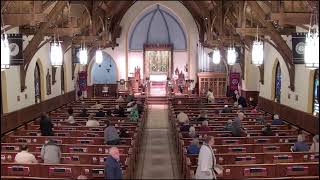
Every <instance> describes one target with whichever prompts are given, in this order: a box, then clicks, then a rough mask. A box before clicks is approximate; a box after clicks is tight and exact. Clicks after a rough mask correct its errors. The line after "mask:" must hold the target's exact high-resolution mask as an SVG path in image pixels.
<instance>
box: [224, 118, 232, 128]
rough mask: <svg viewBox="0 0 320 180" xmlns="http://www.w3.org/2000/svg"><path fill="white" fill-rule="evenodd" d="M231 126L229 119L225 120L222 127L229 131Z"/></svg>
mask: <svg viewBox="0 0 320 180" xmlns="http://www.w3.org/2000/svg"><path fill="white" fill-rule="evenodd" d="M231 128H232V120H231V119H229V120H228V121H227V123H226V124H225V125H224V129H225V130H226V131H231Z"/></svg>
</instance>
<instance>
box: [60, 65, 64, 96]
mask: <svg viewBox="0 0 320 180" xmlns="http://www.w3.org/2000/svg"><path fill="white" fill-rule="evenodd" d="M63 93H64V66H63V65H62V66H61V94H63Z"/></svg>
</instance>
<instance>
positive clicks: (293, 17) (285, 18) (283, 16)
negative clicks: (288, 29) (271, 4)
mask: <svg viewBox="0 0 320 180" xmlns="http://www.w3.org/2000/svg"><path fill="white" fill-rule="evenodd" d="M310 17H311V13H272V14H271V20H272V21H278V23H279V25H280V26H283V25H288V24H289V25H299V24H300V25H302V24H309V23H310Z"/></svg>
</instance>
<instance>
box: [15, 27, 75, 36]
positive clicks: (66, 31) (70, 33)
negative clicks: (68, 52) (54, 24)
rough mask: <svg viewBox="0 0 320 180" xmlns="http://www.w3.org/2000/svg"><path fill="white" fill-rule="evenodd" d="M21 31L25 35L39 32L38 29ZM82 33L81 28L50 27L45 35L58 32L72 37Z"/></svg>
mask: <svg viewBox="0 0 320 180" xmlns="http://www.w3.org/2000/svg"><path fill="white" fill-rule="evenodd" d="M20 32H21V33H22V34H24V35H34V34H36V33H37V29H20ZM80 33H81V28H50V29H47V30H46V31H45V32H44V34H45V36H51V35H55V34H58V35H59V36H70V37H73V36H75V35H76V34H80Z"/></svg>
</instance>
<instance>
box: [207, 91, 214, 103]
mask: <svg viewBox="0 0 320 180" xmlns="http://www.w3.org/2000/svg"><path fill="white" fill-rule="evenodd" d="M206 97H207V100H208V103H213V102H214V96H213V91H212V89H209V90H208V92H207V96H206Z"/></svg>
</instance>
